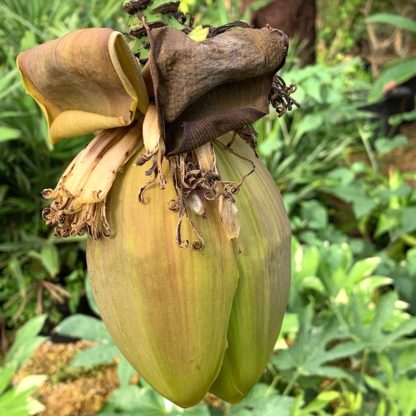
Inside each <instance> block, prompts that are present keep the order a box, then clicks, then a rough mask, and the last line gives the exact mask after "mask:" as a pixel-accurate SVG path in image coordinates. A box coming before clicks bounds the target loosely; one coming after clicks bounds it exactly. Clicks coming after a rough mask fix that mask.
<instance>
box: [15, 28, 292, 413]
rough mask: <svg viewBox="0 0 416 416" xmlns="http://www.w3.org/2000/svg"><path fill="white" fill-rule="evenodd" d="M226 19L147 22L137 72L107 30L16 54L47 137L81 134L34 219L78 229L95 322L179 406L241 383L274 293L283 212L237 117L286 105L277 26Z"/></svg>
mask: <svg viewBox="0 0 416 416" xmlns="http://www.w3.org/2000/svg"><path fill="white" fill-rule="evenodd" d="M145 23H146V22H145V21H143V25H144V26H145ZM144 26H143V27H144ZM237 26H238V27H235V25H234V26H233V25H232V24H231V25H226V26H224V27H222V28H216V29H213V28H209V30H203V32H202V33H201V30H200V31H199V32H200V33H199V34H198V33H196V32H190V33H191V36H190V37H189V36H188V35H187V34H186V33H189V32H186V31H184V32H182V31H178V30H176V29H172V28H163V27H162V28H160V27H159V28H154V29H148V31H147V36H148V38H149V42H150V46H151V50H150V53H149V64H148V66H147V67H146V68H147V69H146V70H144V71H143V76H142V71H141V67H140V66H139V64H138V61H137V59H136V58H135V57H134V56H133V55H132V53H131V52H130V49H129V47H128V44H127V43H126V41H125V40H124V37H123V35H122V34H121V33H119V32H114V31H112V30H111V29H85V30H79V31H76V32H73V33H70V34H68V35H66V36H64V37H62V38H60V39H57V40H54V41H51V42H47V43H45V44H43V45H40V46H37V47H35V48H33V49H31V50H29V51H27V52H24V53H22V54H20V55H19V57H18V60H17V63H18V67H19V69H20V71H21V73H22V77H23V81H24V84H25V86H26V89H27V91H28V93H29V94H31V95H32V97H33V98H34V99H35V100H36V102H37V103H38V104H39V106H40V107H41V109H42V111H43V113H44V114H45V116H46V118H47V122H48V127H49V136H50V139H51V141H52V142H53V143H55V142H57V141H59V140H62V139H64V138H68V137H72V136H76V135H80V134H85V133H94V135H95V137H94V138H93V139H92V141H91V142H90V143H89V144H88V145H87V146H86V147H85V148H84V149H83V150H82V151H81V152H80V153H79V154H78V155H77V156H76V157H75V158H74V160H73V161H72V162H71V163H70V165H69V166H68V167H67V168H66V170H65V171H64V173H63V175H62V177H61V178H60V180H59V182H58V184H57V186H56V187H55V188H54V189H45V190H44V192H43V195H44V197H45V198H46V199H48V200H50V201H51V203H50V206H48V207H46V208H45V209H44V210H43V217H44V219H45V221H46V223H47V224H48V225H51V226H53V227H54V232H55V234H56V235H58V236H62V237H66V236H70V235H81V234H84V233H87V234H88V236H89V239H88V246H87V260H88V269H89V273H90V275H91V280H92V287H93V290H94V293H95V296H96V300H97V304H98V307H99V310H100V313H101V315H102V318H103V320H104V322H105V324H106V326H107V328H108V330H109V331H110V333H111V334H112V336H113V338H114V340H115V342H116V343H117V345H118V346H119V348H120V350H121V351H122V353H123V354H124V355H125V356H126V357H127V359H128V360H129V361H130V363H131V364H132V365H133V366H134V367H135V368H136V370H137V371H138V373H139V374H140V375H141V376H143V377H144V378H145V379H146V380H147V381H148V382H149V383H150V384H151V385H152V386H153V387H154V388H155V389H156V390H157V391H158V392H160V393H161V394H162V395H164V396H165V397H167V398H168V399H170V400H171V401H173V402H174V403H176V404H178V405H180V406H183V407H189V406H192V405H194V404H196V403H198V402H199V401H200V400H202V399H203V397H204V395H205V394H206V393H207V392H212V393H214V394H216V395H217V396H218V397H220V398H222V399H224V400H226V401H228V402H231V403H236V402H238V401H240V400H241V399H242V398H243V397H244V396H245V395H246V394H247V393H248V392H249V390H250V389H251V387H252V386H253V385H254V384H255V383H256V382H257V381H258V379H259V378H260V377H261V374H262V372H263V371H264V368H265V366H266V363H267V360H268V358H269V356H270V354H271V353H272V351H273V347H274V344H275V341H276V338H277V335H278V333H279V329H280V326H281V322H282V319H283V315H284V310H285V307H286V303H287V298H288V290H289V283H290V227H289V222H288V219H287V216H286V213H285V211H284V208H283V204H282V200H281V198H280V194H279V192H278V190H277V188H276V185H275V183H274V181H273V179H272V178H271V176H270V174H269V173H268V172H267V169H266V168H265V166H264V165H263V164H262V163H261V161H259V160H258V158H257V157H256V155H255V146H256V140H255V139H256V133H255V130H254V129H253V127H252V126H251V123H253V122H254V121H256V120H258V119H259V118H261V117H263V116H264V115H265V114H267V112H268V111H269V103H271V104H272V105H273V106H275V107H276V109H277V111H278V113H279V114H282V113H283V112H284V111H286V110H287V109H289V108H290V106H291V104H292V101H291V99H290V91H291V87H289V88H287V87H286V86H285V84H284V83H283V81H282V80H281V79H280V78H279V77H278V76H277V75H276V72H277V70H278V69H279V68H280V67H281V66H282V65H283V63H284V58H285V56H286V53H287V46H288V45H287V37H286V35H284V34H283V33H282V32H280V31H279V30H276V29H271V28H269V27H267V28H264V29H258V30H257V29H250V28H249V27H247V25H245V24H242V23H241V22H240V23H239V24H237ZM144 79H145V80H144ZM145 81H146V82H145ZM140 149H143V151H141V152H139V151H140ZM133 155H137V157H136V158H134V159H133V158H132V156H133ZM135 160H137V162H136V163H135ZM147 162H151V165H150V167H149V168H148V169H146V170H145V169H144V167H143V166H142V165H144V164H146V163H147ZM149 177H151V178H150V180H149ZM156 185H159V186H156ZM159 188H160V189H159ZM175 240H176V241H175Z"/></svg>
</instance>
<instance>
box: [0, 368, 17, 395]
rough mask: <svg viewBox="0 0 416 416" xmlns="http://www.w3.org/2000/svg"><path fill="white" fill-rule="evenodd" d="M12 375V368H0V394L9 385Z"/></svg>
mask: <svg viewBox="0 0 416 416" xmlns="http://www.w3.org/2000/svg"><path fill="white" fill-rule="evenodd" d="M13 374H14V368H13V367H12V366H9V367H0V394H1V393H3V391H4V390H5V389H6V387H7V386H8V385H9V384H10V382H11V380H12V377H13Z"/></svg>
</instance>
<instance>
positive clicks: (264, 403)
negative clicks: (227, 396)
mask: <svg viewBox="0 0 416 416" xmlns="http://www.w3.org/2000/svg"><path fill="white" fill-rule="evenodd" d="M294 402H295V399H294V398H293V397H287V396H280V395H278V394H277V393H276V391H275V390H274V389H273V388H270V387H269V386H268V385H267V384H262V383H258V384H256V385H255V386H254V387H253V388H252V390H251V391H250V393H249V394H248V396H247V397H246V398H245V399H243V400H242V401H241V402H240V403H238V404H236V405H234V406H231V407H230V409H229V413H227V414H229V415H230V416H231V415H232V416H276V415H279V416H290V415H291V414H292V408H293V405H294Z"/></svg>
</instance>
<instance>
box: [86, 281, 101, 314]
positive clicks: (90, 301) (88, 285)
mask: <svg viewBox="0 0 416 416" xmlns="http://www.w3.org/2000/svg"><path fill="white" fill-rule="evenodd" d="M85 294H86V295H87V300H88V305H89V307H90V308H91V309H92V310H93V312H94V313H95V314H96V315H97V316H100V311H99V310H98V306H97V302H96V301H95V298H94V293H93V291H92V287H91V281H90V276H89V274H88V273H87V275H86V276H85Z"/></svg>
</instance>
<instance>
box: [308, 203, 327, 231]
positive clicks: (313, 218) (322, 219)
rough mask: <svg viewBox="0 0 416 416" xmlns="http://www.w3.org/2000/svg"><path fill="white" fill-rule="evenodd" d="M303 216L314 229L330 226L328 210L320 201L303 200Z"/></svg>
mask: <svg viewBox="0 0 416 416" xmlns="http://www.w3.org/2000/svg"><path fill="white" fill-rule="evenodd" d="M301 216H302V219H303V220H304V221H306V222H307V225H308V227H310V228H312V229H315V230H322V229H324V228H326V227H327V226H328V212H327V210H326V209H325V208H324V207H323V206H322V204H320V203H319V202H318V201H314V200H312V201H305V202H302V204H301Z"/></svg>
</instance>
